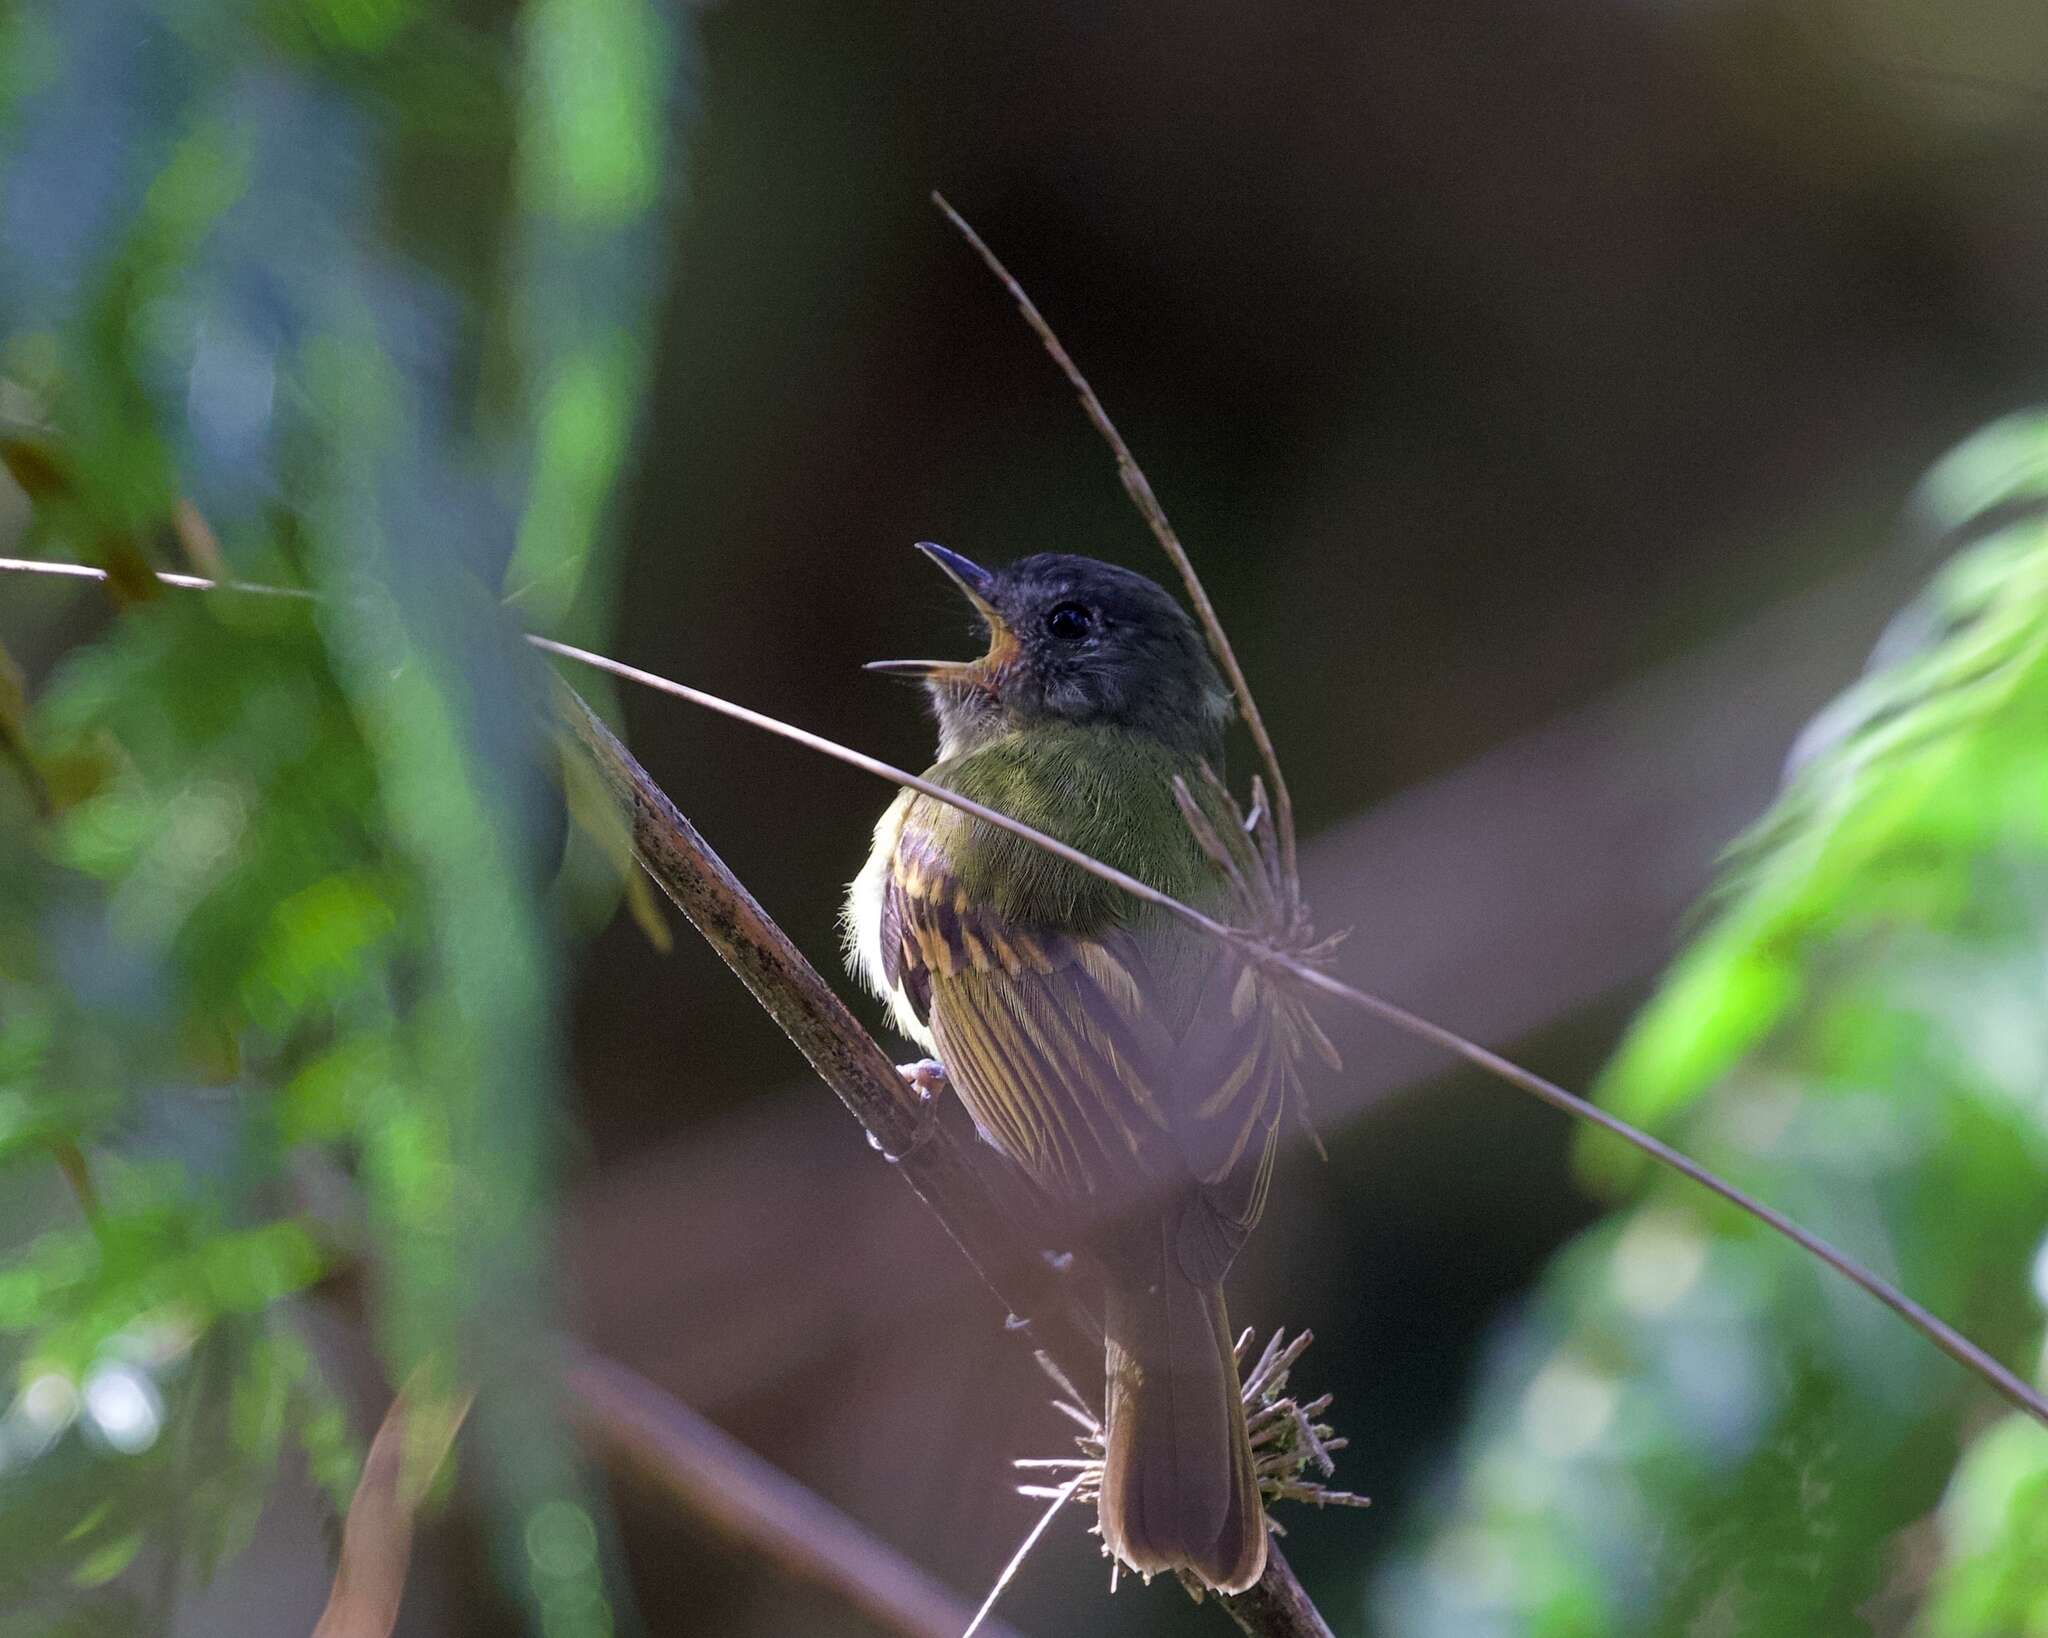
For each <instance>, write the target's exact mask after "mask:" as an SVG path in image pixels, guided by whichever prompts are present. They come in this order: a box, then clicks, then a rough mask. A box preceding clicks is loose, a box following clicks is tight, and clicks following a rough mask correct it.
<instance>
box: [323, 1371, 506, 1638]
mask: <svg viewBox="0 0 2048 1638" xmlns="http://www.w3.org/2000/svg"><path fill="white" fill-rule="evenodd" d="M425 1379H426V1368H425V1367H424V1366H423V1367H421V1369H419V1370H417V1371H415V1372H413V1374H412V1376H411V1377H410V1378H408V1379H407V1381H406V1384H405V1386H404V1387H402V1388H401V1389H399V1390H398V1397H397V1398H395V1399H393V1400H392V1401H391V1408H390V1409H389V1410H388V1411H386V1412H385V1413H384V1421H383V1425H382V1426H380V1427H379V1428H378V1429H377V1437H376V1438H375V1439H373V1440H372V1441H371V1442H370V1453H369V1455H368V1456H366V1457H365V1458H364V1459H363V1476H362V1478H361V1479H360V1480H359V1481H358V1482H357V1484H356V1493H355V1499H354V1500H352V1501H351V1502H350V1503H349V1505H348V1523H347V1524H346V1525H344V1526H343V1528H342V1534H341V1563H340V1565H339V1566H338V1567H337V1568H336V1570H335V1572H334V1589H333V1591H332V1592H331V1593H329V1594H328V1598H327V1608H326V1610H325V1611H324V1612H323V1613H322V1614H321V1616H320V1624H319V1625H318V1626H316V1627H315V1628H314V1629H313V1638H390V1634H391V1629H392V1627H393V1626H395V1625H396V1624H397V1621H398V1606H399V1602H400V1600H402V1599H403V1598H404V1596H405V1573H406V1569H407V1567H408V1566H409V1565H410V1563H411V1562H412V1529H413V1516H414V1514H415V1513H416V1512H417V1511H418V1509H419V1505H420V1502H421V1500H422V1499H423V1498H424V1497H425V1496H426V1493H427V1491H428V1489H429V1488H430V1487H431V1486H432V1484H433V1481H434V1475H435V1474H436V1473H438V1472H439V1471H440V1468H441V1464H442V1462H444V1461H445V1460H446V1459H447V1456H448V1449H449V1447H450V1446H451V1445H452V1444H453V1443H454V1442H455V1434H456V1430H457V1429H459V1428H460V1427H461V1426H462V1419H463V1417H464V1416H465V1415H467V1414H468V1411H469V1402H470V1398H471V1396H470V1395H469V1394H467V1393H463V1394H458V1395H456V1396H455V1397H453V1398H445V1397H437V1396H435V1395H434V1394H433V1393H432V1392H431V1391H430V1390H429V1389H428V1388H427V1387H426V1385H425Z"/></svg>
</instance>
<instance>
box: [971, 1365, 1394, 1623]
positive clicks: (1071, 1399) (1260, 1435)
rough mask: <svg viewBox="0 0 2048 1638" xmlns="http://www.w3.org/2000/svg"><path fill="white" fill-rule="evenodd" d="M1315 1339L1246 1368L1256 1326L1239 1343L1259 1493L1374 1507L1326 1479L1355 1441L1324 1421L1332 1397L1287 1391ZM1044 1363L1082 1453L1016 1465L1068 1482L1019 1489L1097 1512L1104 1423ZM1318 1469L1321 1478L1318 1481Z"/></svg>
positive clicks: (1280, 1531) (1196, 1588)
mask: <svg viewBox="0 0 2048 1638" xmlns="http://www.w3.org/2000/svg"><path fill="white" fill-rule="evenodd" d="M1313 1340H1314V1335H1313V1333H1312V1332H1308V1331H1303V1332H1301V1333H1300V1334H1299V1335H1297V1336H1296V1337H1295V1338H1294V1339H1293V1341H1291V1342H1290V1341H1289V1340H1288V1339H1287V1333H1286V1331H1285V1330H1279V1331H1275V1332H1274V1333H1273V1335H1272V1337H1271V1338H1270V1339H1269V1340H1268V1341H1267V1343H1266V1346H1265V1348H1264V1349H1263V1350H1262V1351H1261V1352H1260V1354H1259V1356H1258V1360H1257V1362H1256V1363H1255V1364H1253V1365H1252V1367H1251V1368H1250V1369H1249V1370H1246V1369H1245V1359H1246V1357H1247V1356H1248V1355H1249V1354H1250V1352H1251V1346H1252V1332H1251V1330H1250V1328H1249V1327H1247V1328H1246V1329H1245V1331H1244V1332H1243V1333H1241V1334H1240V1335H1239V1337H1238V1339H1237V1345H1236V1349H1235V1353H1236V1357H1237V1364H1238V1370H1239V1373H1240V1375H1241V1376H1242V1378H1243V1384H1244V1385H1243V1388H1242V1390H1241V1391H1242V1393H1243V1395H1244V1417H1245V1431H1246V1432H1247V1433H1248V1434H1249V1435H1250V1437H1251V1445H1252V1462H1253V1465H1254V1467H1256V1468H1257V1470H1258V1475H1259V1493H1260V1494H1261V1495H1262V1496H1264V1497H1265V1499H1266V1501H1267V1502H1268V1503H1272V1502H1277V1501H1289V1502H1303V1503H1306V1504H1307V1505H1309V1506H1311V1507H1370V1506H1371V1505H1372V1501H1371V1498H1370V1497H1366V1496H1360V1495H1355V1494H1353V1493H1352V1492H1351V1491H1349V1490H1335V1489H1332V1488H1330V1487H1329V1486H1328V1485H1327V1484H1325V1483H1324V1482H1323V1481H1324V1480H1327V1479H1330V1478H1333V1477H1335V1475H1336V1472H1337V1463H1336V1460H1335V1458H1336V1453H1337V1452H1338V1451H1340V1450H1342V1449H1343V1448H1344V1447H1345V1446H1346V1445H1347V1444H1348V1443H1349V1442H1350V1441H1349V1440H1346V1439H1343V1438H1341V1437H1339V1436H1338V1435H1337V1433H1336V1431H1335V1429H1333V1428H1332V1427H1331V1426H1330V1424H1329V1423H1327V1422H1325V1421H1323V1420H1322V1419H1321V1418H1322V1417H1323V1416H1324V1414H1325V1413H1326V1412H1328V1410H1329V1408H1330V1399H1331V1396H1330V1395H1329V1394H1323V1395H1321V1396H1319V1397H1318V1398H1315V1399H1311V1400H1309V1401H1308V1402H1307V1403H1305V1404H1304V1403H1302V1402H1301V1401H1299V1400H1297V1399H1295V1398H1294V1397H1293V1396H1291V1395H1290V1394H1289V1393H1288V1392H1287V1378H1288V1376H1289V1374H1290V1373H1291V1372H1292V1371H1293V1369H1294V1366H1295V1364H1296V1362H1297V1361H1299V1360H1300V1358H1301V1356H1302V1354H1303V1353H1304V1352H1306V1351H1307V1348H1308V1345H1309V1344H1310V1342H1312V1341H1313ZM1038 1363H1039V1366H1040V1367H1041V1368H1042V1369H1043V1370H1044V1371H1045V1374H1046V1375H1047V1376H1049V1377H1051V1378H1052V1380H1053V1382H1054V1384H1055V1385H1056V1386H1057V1387H1058V1388H1059V1390H1060V1391H1059V1393H1058V1394H1057V1395H1056V1396H1055V1397H1054V1399H1053V1402H1052V1404H1053V1408H1054V1409H1055V1410H1057V1411H1058V1412H1059V1413H1060V1414H1061V1415H1063V1416H1065V1417H1066V1418H1067V1419H1068V1420H1069V1421H1071V1422H1073V1423H1074V1425H1075V1426H1076V1427H1078V1428H1079V1429H1080V1430H1081V1431H1080V1434H1079V1435H1078V1436H1077V1437H1076V1439H1075V1441H1074V1443H1075V1445H1076V1446H1077V1447H1078V1448H1079V1450H1080V1454H1079V1455H1078V1456H1027V1457H1021V1458H1019V1459H1018V1460H1017V1461H1016V1462H1014V1463H1012V1464H1011V1465H1012V1466H1014V1467H1016V1468H1018V1469H1020V1470H1022V1471H1023V1472H1026V1473H1047V1474H1051V1473H1059V1474H1065V1475H1067V1477H1065V1478H1064V1479H1062V1480H1061V1481H1060V1482H1059V1483H1057V1484H1047V1483H1043V1482H1040V1481H1037V1480H1033V1481H1029V1482H1027V1483H1024V1484H1020V1485H1019V1486H1018V1487H1017V1492H1018V1494H1019V1495H1023V1496H1031V1497H1035V1498H1037V1499H1038V1500H1041V1501H1047V1502H1052V1503H1054V1504H1056V1505H1059V1504H1064V1503H1066V1502H1077V1503H1081V1504H1083V1505H1085V1506H1088V1507H1093V1506H1094V1505H1095V1503H1096V1498H1097V1497H1098V1496H1099V1495H1100V1494H1101V1491H1102V1463H1103V1437H1102V1420H1101V1418H1100V1417H1098V1416H1097V1415H1096V1414H1095V1413H1094V1411H1092V1410H1091V1409H1090V1408H1089V1406H1088V1401H1087V1400H1086V1399H1085V1398H1084V1397H1083V1396H1082V1394H1081V1393H1080V1392H1079V1391H1078V1390H1077V1389H1076V1388H1075V1387H1074V1384H1073V1383H1072V1382H1071V1381H1070V1380H1069V1379H1068V1377H1067V1375H1066V1373H1065V1372H1064V1371H1062V1370H1061V1369H1060V1368H1059V1366H1058V1365H1057V1364H1056V1363H1054V1361H1053V1360H1051V1359H1050V1358H1048V1357H1047V1356H1046V1355H1045V1354H1043V1353H1040V1354H1039V1356H1038ZM1311 1469H1313V1470H1314V1474H1315V1476H1314V1477H1310V1471H1311ZM1266 1523H1267V1526H1268V1528H1270V1529H1271V1530H1272V1531H1273V1532H1274V1534H1276V1535H1285V1534H1286V1533H1287V1532H1286V1530H1285V1529H1284V1528H1283V1527H1282V1526H1281V1524H1280V1522H1279V1520H1277V1519H1275V1518H1274V1517H1273V1516H1272V1514H1271V1513H1270V1512H1269V1513H1268V1514H1267V1515H1266ZM1116 1576H1117V1571H1116V1570H1115V1569H1114V1568H1113V1569H1112V1570H1111V1572H1110V1579H1111V1584H1112V1585H1114V1584H1115V1580H1116ZM1182 1579H1183V1580H1184V1581H1186V1582H1187V1583H1188V1590H1189V1591H1190V1592H1191V1593H1193V1594H1195V1596H1197V1597H1200V1596H1201V1594H1202V1587H1201V1584H1200V1583H1199V1582H1196V1581H1194V1580H1193V1579H1192V1578H1190V1577H1185V1576H1184V1577H1182Z"/></svg>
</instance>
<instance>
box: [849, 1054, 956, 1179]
mask: <svg viewBox="0 0 2048 1638" xmlns="http://www.w3.org/2000/svg"><path fill="white" fill-rule="evenodd" d="M896 1073H897V1074H899V1075H901V1076H902V1077H903V1084H904V1085H905V1086H907V1087H908V1088H909V1089H910V1095H911V1096H912V1097H913V1098H915V1099H916V1100H917V1126H916V1129H915V1130H914V1131H912V1132H911V1134H910V1141H909V1142H908V1143H906V1144H904V1145H903V1147H902V1148H901V1149H898V1150H896V1151H895V1152H893V1153H892V1152H891V1151H890V1150H889V1149H887V1148H886V1147H884V1146H883V1144H882V1143H881V1141H880V1140H879V1139H877V1138H876V1137H875V1136H874V1134H873V1133H869V1134H868V1141H869V1142H870V1143H872V1144H873V1145H874V1146H875V1148H877V1149H879V1150H881V1153H882V1158H883V1159H884V1160H886V1161H888V1162H889V1163H890V1164H891V1165H894V1164H895V1163H896V1162H897V1161H900V1160H907V1159H909V1157H910V1156H911V1155H913V1154H915V1153H916V1152H917V1151H918V1150H919V1149H921V1148H923V1147H924V1145H925V1142H926V1140H927V1139H928V1138H930V1137H931V1135H932V1133H933V1132H934V1131H935V1130H936V1129H937V1127H938V1124H939V1094H940V1093H942V1092H944V1091H945V1090H946V1066H945V1065H944V1064H942V1063H940V1062H939V1060H938V1059H936V1058H920V1059H918V1060H917V1062H916V1063H914V1064H898V1065H897V1066H896Z"/></svg>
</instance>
